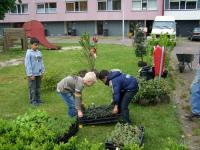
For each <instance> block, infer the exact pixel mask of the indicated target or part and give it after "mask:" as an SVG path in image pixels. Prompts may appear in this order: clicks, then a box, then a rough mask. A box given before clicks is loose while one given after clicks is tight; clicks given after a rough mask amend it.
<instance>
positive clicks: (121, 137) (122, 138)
mask: <svg viewBox="0 0 200 150" xmlns="http://www.w3.org/2000/svg"><path fill="white" fill-rule="evenodd" d="M141 134H142V133H141V130H140V129H139V128H138V127H137V126H131V125H128V124H120V123H117V124H116V126H115V129H114V130H113V131H112V133H111V135H110V136H109V137H108V139H107V142H109V143H113V144H114V145H116V146H117V147H120V146H127V148H128V147H129V148H130V147H131V146H132V147H138V148H139V145H140V144H141V139H140V138H141ZM136 145H137V146H136Z"/></svg>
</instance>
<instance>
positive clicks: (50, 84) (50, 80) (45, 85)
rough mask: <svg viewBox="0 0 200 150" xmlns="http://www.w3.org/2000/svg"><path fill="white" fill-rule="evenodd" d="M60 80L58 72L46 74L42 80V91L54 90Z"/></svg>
mask: <svg viewBox="0 0 200 150" xmlns="http://www.w3.org/2000/svg"><path fill="white" fill-rule="evenodd" d="M60 80H61V77H60V75H59V73H58V72H56V71H55V72H46V73H45V75H44V79H43V80H42V87H41V89H42V90H55V89H56V85H57V83H58V82H59V81H60Z"/></svg>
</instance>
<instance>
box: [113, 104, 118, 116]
mask: <svg viewBox="0 0 200 150" xmlns="http://www.w3.org/2000/svg"><path fill="white" fill-rule="evenodd" d="M118 111H119V110H118V106H117V105H115V107H114V108H113V111H112V113H113V114H117V113H118Z"/></svg>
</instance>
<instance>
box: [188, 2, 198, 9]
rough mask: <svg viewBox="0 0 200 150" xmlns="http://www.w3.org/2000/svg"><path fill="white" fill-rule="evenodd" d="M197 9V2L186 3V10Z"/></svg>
mask: <svg viewBox="0 0 200 150" xmlns="http://www.w3.org/2000/svg"><path fill="white" fill-rule="evenodd" d="M196 8H197V2H196V0H189V1H188V0H187V3H186V9H196Z"/></svg>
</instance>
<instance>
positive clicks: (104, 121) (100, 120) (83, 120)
mask: <svg viewBox="0 0 200 150" xmlns="http://www.w3.org/2000/svg"><path fill="white" fill-rule="evenodd" d="M119 118H120V114H117V115H112V116H110V117H102V118H87V117H83V118H79V119H78V121H79V123H80V124H85V125H87V124H88V125H94V124H107V123H115V122H118V121H119Z"/></svg>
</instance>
